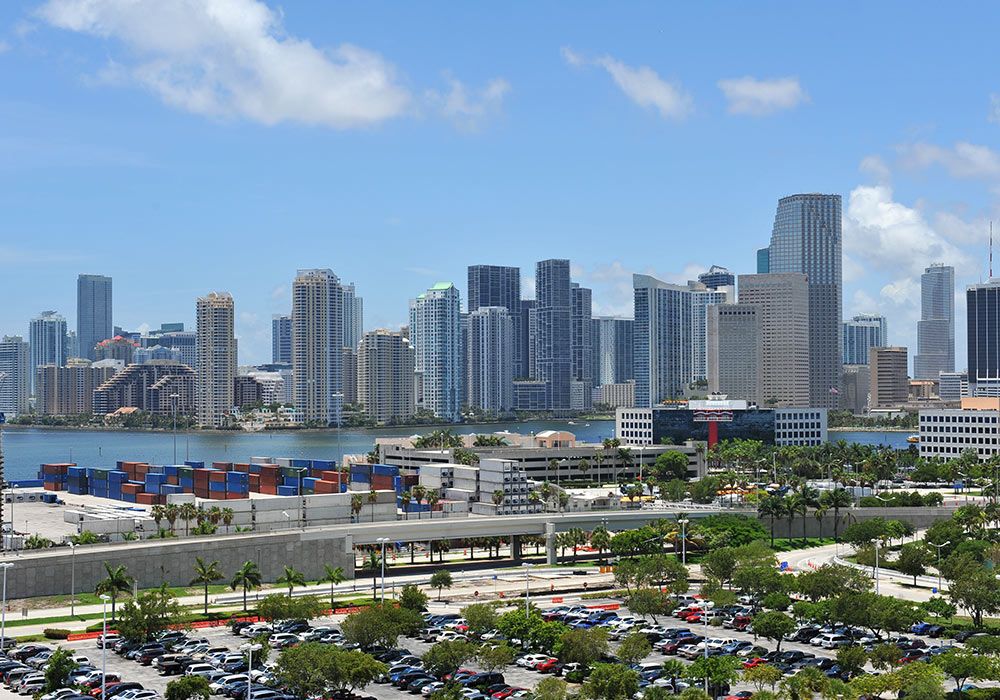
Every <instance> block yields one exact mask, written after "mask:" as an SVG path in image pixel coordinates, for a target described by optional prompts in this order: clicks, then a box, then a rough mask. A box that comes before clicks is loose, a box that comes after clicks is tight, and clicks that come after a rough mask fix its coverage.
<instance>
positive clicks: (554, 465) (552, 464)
mask: <svg viewBox="0 0 1000 700" xmlns="http://www.w3.org/2000/svg"><path fill="white" fill-rule="evenodd" d="M549 471H553V472H555V473H556V483H559V460H558V459H554V458H553V459H550V460H549Z"/></svg>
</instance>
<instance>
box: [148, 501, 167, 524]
mask: <svg viewBox="0 0 1000 700" xmlns="http://www.w3.org/2000/svg"><path fill="white" fill-rule="evenodd" d="M149 514H150V515H151V516H153V522H155V523H156V529H157V530H159V529H160V523H161V522H163V520H165V519H166V517H167V512H166V506H162V505H155V506H153V507H152V508H150V510H149Z"/></svg>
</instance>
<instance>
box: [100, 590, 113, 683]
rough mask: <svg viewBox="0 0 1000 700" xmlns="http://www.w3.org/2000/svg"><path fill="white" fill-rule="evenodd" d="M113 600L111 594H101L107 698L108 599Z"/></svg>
mask: <svg viewBox="0 0 1000 700" xmlns="http://www.w3.org/2000/svg"><path fill="white" fill-rule="evenodd" d="M109 600H111V596H109V595H107V594H105V593H102V594H101V604H102V607H103V609H102V615H103V618H104V625H103V628H104V633H103V636H102V637H101V697H102V698H106V697H107V696H108V673H107V671H108V659H107V656H108V601H109Z"/></svg>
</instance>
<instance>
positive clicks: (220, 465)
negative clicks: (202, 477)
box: [212, 462, 233, 472]
mask: <svg viewBox="0 0 1000 700" xmlns="http://www.w3.org/2000/svg"><path fill="white" fill-rule="evenodd" d="M232 466H233V463H232V462H212V468H213V469H221V470H222V471H224V472H228V471H229V470H230V469H231V468H232Z"/></svg>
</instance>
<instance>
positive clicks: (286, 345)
mask: <svg viewBox="0 0 1000 700" xmlns="http://www.w3.org/2000/svg"><path fill="white" fill-rule="evenodd" d="M271 362H274V363H278V362H281V363H285V364H291V362H292V315H291V314H274V315H273V316H271Z"/></svg>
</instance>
